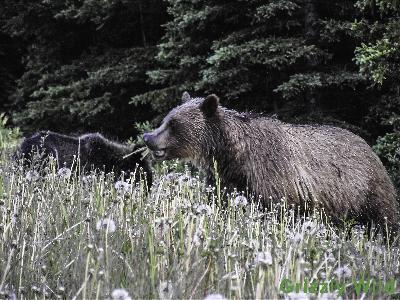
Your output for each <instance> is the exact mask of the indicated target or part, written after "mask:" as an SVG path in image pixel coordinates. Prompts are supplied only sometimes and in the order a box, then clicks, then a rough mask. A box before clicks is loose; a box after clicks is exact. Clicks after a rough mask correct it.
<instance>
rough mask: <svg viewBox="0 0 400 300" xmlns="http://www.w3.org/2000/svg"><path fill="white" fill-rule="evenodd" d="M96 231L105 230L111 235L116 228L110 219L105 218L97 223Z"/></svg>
mask: <svg viewBox="0 0 400 300" xmlns="http://www.w3.org/2000/svg"><path fill="white" fill-rule="evenodd" d="M96 229H97V230H99V231H100V230H106V231H107V232H109V233H113V232H114V231H115V230H116V229H117V226H116V225H115V222H114V221H113V220H112V219H110V218H105V219H100V220H99V221H98V222H97V224H96Z"/></svg>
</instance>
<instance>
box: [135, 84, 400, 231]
mask: <svg viewBox="0 0 400 300" xmlns="http://www.w3.org/2000/svg"><path fill="white" fill-rule="evenodd" d="M182 98H183V100H185V101H184V103H182V104H181V105H180V106H178V107H176V108H174V109H173V110H172V111H171V112H170V113H169V114H168V115H167V116H166V117H165V118H164V120H163V122H162V124H161V126H160V127H159V128H157V129H155V130H154V131H152V132H149V133H145V134H144V136H143V138H144V141H145V143H146V145H147V147H148V148H149V149H150V150H151V151H152V154H153V156H154V158H155V159H158V160H166V159H175V158H179V159H185V160H187V161H190V162H192V163H194V164H195V165H197V166H198V167H200V168H203V169H205V170H206V171H207V172H209V173H213V172H214V170H215V169H216V171H217V172H218V175H219V178H220V180H221V184H222V186H225V187H227V188H228V189H231V190H232V189H233V188H237V189H238V190H239V191H240V190H246V189H248V191H250V192H251V194H252V195H254V196H258V197H261V201H262V202H263V205H264V206H265V207H269V204H270V202H271V201H280V200H281V199H282V198H284V199H286V201H287V202H288V204H289V205H291V204H293V205H295V206H297V207H298V208H300V209H301V208H304V207H307V211H309V210H312V209H313V208H319V209H323V211H324V212H325V213H326V214H327V215H328V216H330V219H331V220H332V221H333V222H335V223H339V224H343V221H345V220H352V221H355V222H357V223H362V224H370V223H371V221H372V223H374V224H377V225H378V226H379V225H384V224H385V222H387V224H388V226H390V227H391V228H394V227H397V223H398V221H399V214H398V207H397V200H396V193H395V189H394V186H393V184H392V182H391V180H390V178H389V176H388V173H387V171H386V169H385V168H384V166H383V165H382V163H381V161H380V160H379V158H378V157H377V155H376V154H375V153H374V152H373V151H372V149H371V148H370V147H369V146H368V144H367V143H366V142H365V141H364V140H363V139H362V138H360V137H359V136H357V135H355V134H353V133H351V132H349V131H347V130H344V129H341V128H336V127H332V126H325V125H293V124H288V123H284V122H282V121H279V120H277V119H272V118H268V117H261V116H253V115H249V114H245V113H239V112H236V111H234V110H229V109H227V108H224V107H222V106H220V105H219V99H218V97H217V96H216V95H209V96H207V97H206V98H193V99H192V98H190V96H189V94H188V93H187V92H185V93H184V95H183V97H182ZM214 162H216V164H214ZM215 165H216V168H215Z"/></svg>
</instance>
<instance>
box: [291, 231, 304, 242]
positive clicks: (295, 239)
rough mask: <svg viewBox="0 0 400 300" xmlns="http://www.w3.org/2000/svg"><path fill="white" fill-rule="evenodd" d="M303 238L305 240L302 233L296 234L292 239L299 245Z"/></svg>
mask: <svg viewBox="0 0 400 300" xmlns="http://www.w3.org/2000/svg"><path fill="white" fill-rule="evenodd" d="M303 238H304V236H303V235H302V234H301V233H299V232H296V234H295V235H294V236H293V238H292V241H293V242H295V243H299V242H301V241H302V240H303Z"/></svg>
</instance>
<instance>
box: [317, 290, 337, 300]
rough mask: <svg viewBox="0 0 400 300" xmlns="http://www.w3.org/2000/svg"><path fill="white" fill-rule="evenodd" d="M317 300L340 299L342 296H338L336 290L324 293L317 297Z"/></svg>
mask: <svg viewBox="0 0 400 300" xmlns="http://www.w3.org/2000/svg"><path fill="white" fill-rule="evenodd" d="M318 299H319V300H340V299H342V297H338V294H337V292H335V293H324V294H321V295H320V296H319V297H318Z"/></svg>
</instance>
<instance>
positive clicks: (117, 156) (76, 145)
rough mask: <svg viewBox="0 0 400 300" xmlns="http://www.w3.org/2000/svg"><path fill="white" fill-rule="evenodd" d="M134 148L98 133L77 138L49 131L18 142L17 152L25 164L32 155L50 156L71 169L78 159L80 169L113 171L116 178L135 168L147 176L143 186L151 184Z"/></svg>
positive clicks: (149, 174)
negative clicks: (145, 183) (36, 153)
mask: <svg viewBox="0 0 400 300" xmlns="http://www.w3.org/2000/svg"><path fill="white" fill-rule="evenodd" d="M137 148H138V147H131V146H127V145H123V144H120V143H117V142H113V141H110V140H108V139H106V138H105V137H104V136H102V135H101V134H100V133H88V134H84V135H81V136H79V137H73V136H68V135H63V134H59V133H56V132H51V131H40V132H38V133H36V134H34V135H32V136H30V137H28V138H26V139H24V141H23V142H22V143H21V145H20V147H19V150H18V153H19V156H23V159H24V161H25V165H26V164H29V163H30V162H31V160H32V158H33V154H34V153H35V152H38V153H40V154H41V155H43V156H44V158H46V157H47V156H49V155H52V156H53V157H54V158H55V159H56V161H57V165H58V167H60V168H61V167H64V166H66V167H69V168H70V167H71V166H72V164H73V162H74V159H75V158H78V157H79V158H80V163H81V167H82V168H83V169H85V170H90V169H91V168H95V169H99V170H103V171H105V172H106V173H109V172H111V171H114V173H115V174H116V175H120V174H121V172H122V171H124V172H125V173H127V174H128V175H129V173H130V172H134V171H135V169H136V168H137V167H139V168H140V167H141V168H142V169H143V171H144V172H145V173H146V176H147V178H146V179H147V185H148V186H150V185H151V183H152V174H151V170H150V166H149V163H148V161H147V160H143V159H141V154H140V153H133V154H132V152H135V150H137Z"/></svg>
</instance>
